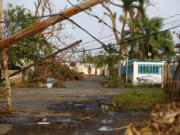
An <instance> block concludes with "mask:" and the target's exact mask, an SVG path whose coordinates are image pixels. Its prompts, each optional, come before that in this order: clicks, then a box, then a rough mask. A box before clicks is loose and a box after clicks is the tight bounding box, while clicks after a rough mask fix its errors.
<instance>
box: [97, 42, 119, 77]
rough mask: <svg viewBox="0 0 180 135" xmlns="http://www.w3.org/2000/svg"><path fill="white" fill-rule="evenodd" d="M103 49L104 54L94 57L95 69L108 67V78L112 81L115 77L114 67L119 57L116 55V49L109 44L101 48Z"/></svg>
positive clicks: (115, 70)
mask: <svg viewBox="0 0 180 135" xmlns="http://www.w3.org/2000/svg"><path fill="white" fill-rule="evenodd" d="M103 48H104V50H105V51H106V52H104V53H103V54H101V55H98V56H95V57H94V63H95V65H96V67H97V68H101V67H103V66H106V65H108V70H109V75H110V78H111V79H114V78H116V76H117V69H116V67H115V65H116V64H117V63H118V58H119V56H118V54H117V51H116V48H115V47H112V45H111V44H108V46H103Z"/></svg>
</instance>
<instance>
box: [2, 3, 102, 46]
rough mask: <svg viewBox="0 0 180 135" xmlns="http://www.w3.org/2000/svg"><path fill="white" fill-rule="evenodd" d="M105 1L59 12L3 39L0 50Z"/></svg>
mask: <svg viewBox="0 0 180 135" xmlns="http://www.w3.org/2000/svg"><path fill="white" fill-rule="evenodd" d="M104 1H105V0H86V1H83V2H81V3H80V4H78V5H75V6H74V7H72V8H69V9H67V10H65V11H62V12H60V13H59V14H57V15H55V16H53V17H49V18H48V19H46V20H44V21H41V22H39V23H37V24H35V25H32V26H30V27H28V28H26V29H24V30H22V31H20V32H18V33H16V34H14V35H12V36H10V37H8V38H6V39H3V40H1V41H0V48H4V47H6V46H8V45H10V44H11V43H13V42H16V41H19V40H21V39H23V38H25V37H27V36H30V35H33V34H35V33H37V32H39V31H42V30H44V29H46V28H47V27H49V26H52V25H54V24H56V23H58V22H60V21H62V20H65V19H66V18H69V17H71V16H73V15H75V14H77V13H79V12H81V11H83V10H86V9H88V8H90V7H92V6H94V5H96V4H99V3H102V2H104Z"/></svg>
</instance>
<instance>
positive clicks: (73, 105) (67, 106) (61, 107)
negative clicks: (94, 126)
mask: <svg viewBox="0 0 180 135" xmlns="http://www.w3.org/2000/svg"><path fill="white" fill-rule="evenodd" d="M48 108H49V109H50V110H55V111H57V112H59V111H66V110H69V111H82V110H84V111H99V103H98V102H92V103H89V102H83V103H82V102H64V103H60V104H51V105H49V107H48Z"/></svg>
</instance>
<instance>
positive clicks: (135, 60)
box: [128, 59, 163, 64]
mask: <svg viewBox="0 0 180 135" xmlns="http://www.w3.org/2000/svg"><path fill="white" fill-rule="evenodd" d="M133 62H163V60H153V59H142V60H138V59H132V60H129V61H128V63H129V64H131V63H133Z"/></svg>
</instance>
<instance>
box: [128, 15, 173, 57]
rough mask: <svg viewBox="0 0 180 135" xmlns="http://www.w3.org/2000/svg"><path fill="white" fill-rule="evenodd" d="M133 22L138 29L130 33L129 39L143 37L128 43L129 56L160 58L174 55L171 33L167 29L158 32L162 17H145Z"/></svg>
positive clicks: (161, 24)
mask: <svg viewBox="0 0 180 135" xmlns="http://www.w3.org/2000/svg"><path fill="white" fill-rule="evenodd" d="M133 23H134V25H135V28H136V29H137V30H138V31H137V32H135V33H133V34H132V33H131V35H132V36H131V39H132V40H134V39H137V38H141V37H143V38H141V39H140V40H135V41H134V42H132V43H131V44H128V45H129V46H130V47H131V50H130V53H129V54H130V56H131V57H134V58H144V59H161V58H164V57H171V56H173V55H174V46H173V40H172V35H171V33H170V32H169V31H164V32H161V33H159V31H160V30H161V29H162V26H163V22H162V18H159V17H154V18H151V19H149V18H147V17H146V18H141V19H136V20H134V21H133ZM154 33H157V34H154ZM152 34H154V35H152ZM149 54H151V55H149Z"/></svg>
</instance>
